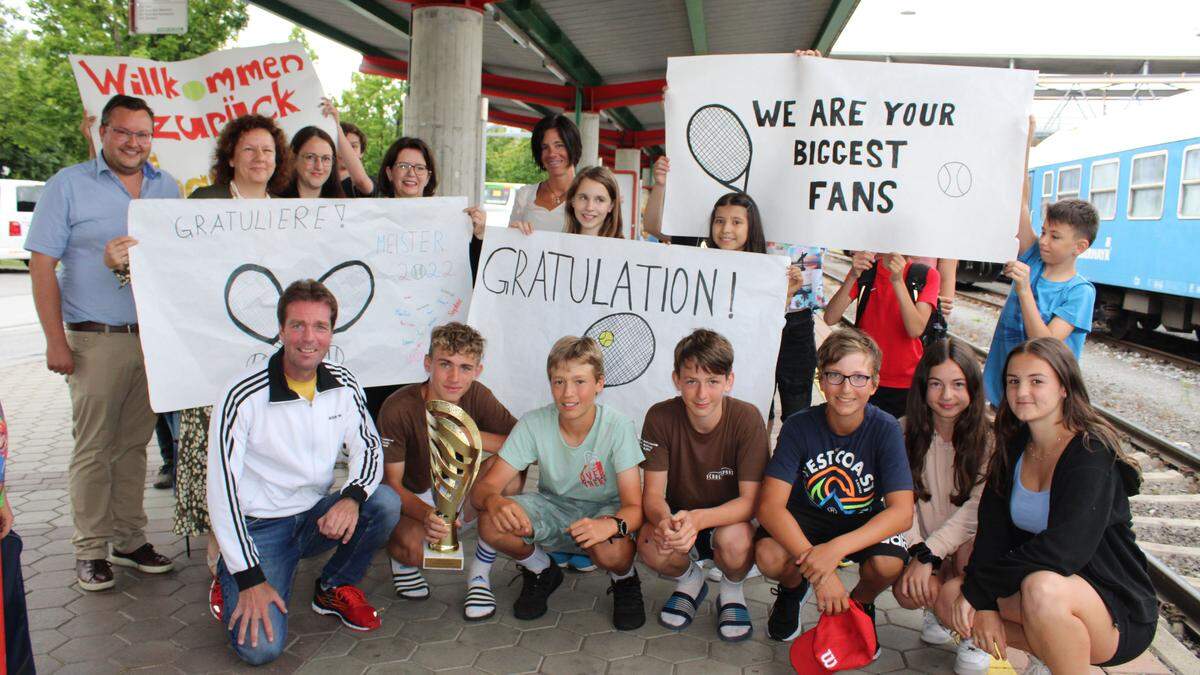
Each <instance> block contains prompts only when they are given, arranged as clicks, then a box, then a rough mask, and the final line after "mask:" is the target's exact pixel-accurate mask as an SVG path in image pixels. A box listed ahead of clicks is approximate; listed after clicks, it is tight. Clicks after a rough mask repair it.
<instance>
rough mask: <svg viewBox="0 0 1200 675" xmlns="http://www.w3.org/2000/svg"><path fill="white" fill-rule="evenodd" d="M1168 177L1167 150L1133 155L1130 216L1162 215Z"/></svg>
mask: <svg viewBox="0 0 1200 675" xmlns="http://www.w3.org/2000/svg"><path fill="white" fill-rule="evenodd" d="M1166 179H1167V151H1166V150H1163V151H1160V152H1152V153H1147V154H1144V155H1134V156H1133V170H1132V172H1131V173H1130V176H1129V218H1130V219H1131V220H1139V219H1140V220H1147V219H1154V218H1161V217H1162V207H1163V192H1164V190H1163V186H1164V185H1165V184H1166Z"/></svg>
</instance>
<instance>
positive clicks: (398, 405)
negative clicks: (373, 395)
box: [379, 382, 517, 494]
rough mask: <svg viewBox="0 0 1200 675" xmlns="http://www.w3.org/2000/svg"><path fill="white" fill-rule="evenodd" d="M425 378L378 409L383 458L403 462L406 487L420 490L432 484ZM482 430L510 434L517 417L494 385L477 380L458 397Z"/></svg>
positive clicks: (388, 461)
mask: <svg viewBox="0 0 1200 675" xmlns="http://www.w3.org/2000/svg"><path fill="white" fill-rule="evenodd" d="M425 384H426V383H425V382H420V383H417V384H410V385H408V386H406V387H403V388H401V389H398V390H396V391H395V392H394V393H393V394H392V395H391V396H388V397H387V400H386V401H384V402H383V407H382V408H380V409H379V435H380V436H381V437H382V439H383V461H384V462H385V463H388V464H394V463H396V462H404V479H403V481H402V484H403V485H404V487H405V488H406V489H408V490H410V491H412V492H414V493H417V494H420V493H422V492H424V491H426V490H428V489H429V488H430V487H431V486H432V485H433V478H432V477H431V476H430V474H429V466H430V465H429V429H428V427H427V426H426V422H425V397H424V396H423V395H422V394H421V389H422V387H424V386H425ZM458 406H459V407H460V408H462V409H463V410H465V411H466V413H467V414H468V415H470V416H471V419H473V420H475V424H476V425H477V426H478V427H479V430H480V431H482V432H487V433H491V434H499V435H501V436H507V435H508V433H509V432H510V431H512V428H513V427H514V426H515V425H516V423H517V419H516V418H515V417H513V416H512V414H511V413H509V412H508V409H507V408H505V407H504V406H503V405H502V404H501V403H500V401H498V400H497V399H496V396H495V394H493V393H492V390H491V389H488V388H487V387H486V386H484V385H483V384H482V383H480V382H474V383H472V384H471V387H470V388H469V389H467V393H465V394H463V397H462V398H461V399H459V401H458Z"/></svg>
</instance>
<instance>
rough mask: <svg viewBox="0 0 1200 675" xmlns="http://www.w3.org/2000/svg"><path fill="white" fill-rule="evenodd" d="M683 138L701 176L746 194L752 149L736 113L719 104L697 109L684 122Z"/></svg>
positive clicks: (748, 136) (744, 127) (748, 137)
mask: <svg viewBox="0 0 1200 675" xmlns="http://www.w3.org/2000/svg"><path fill="white" fill-rule="evenodd" d="M687 139H688V150H690V151H691V152H692V157H694V158H695V159H696V163H697V164H699V165H700V168H701V169H703V170H704V173H706V174H708V175H709V176H711V177H712V178H713V180H715V181H717V182H718V183H720V184H721V185H724V186H725V187H727V188H729V189H731V190H737V191H739V192H746V189H747V187H748V186H749V184H750V160H751V158H752V157H753V156H754V147H753V145H752V144H751V143H750V132H749V131H746V125H745V124H742V119H741V118H740V117H738V116H737V113H735V112H733V111H732V110H730V109H729V108H727V107H725V106H723V105H721V104H719V103H710V104H708V105H705V106H701V107H700V108H697V109H696V112H694V113H692V117H691V119H689V120H688V126H687ZM739 179H740V182H741V186H740V187H739V186H738V185H737V183H738V182H739Z"/></svg>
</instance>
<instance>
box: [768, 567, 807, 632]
mask: <svg viewBox="0 0 1200 675" xmlns="http://www.w3.org/2000/svg"><path fill="white" fill-rule="evenodd" d="M771 593H772V594H773V595H775V604H773V605H771V613H770V615H768V616H767V637H769V638H771V639H772V640H778V641H779V642H789V641H791V640H795V639H796V637H797V636H798V635H800V632H801V630H800V629H801V623H800V610H801V608H803V607H804V603H805V602H807V601H808V596H809V595H811V594H812V587H811V586H810V585H809V583H808V581H801V582H800V585H799V586H797V587H795V588H788V587H786V586H784V585H783V584H779V585H778V586H776V587H775V588H772V589H771Z"/></svg>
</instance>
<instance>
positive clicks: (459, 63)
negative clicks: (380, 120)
mask: <svg viewBox="0 0 1200 675" xmlns="http://www.w3.org/2000/svg"><path fill="white" fill-rule="evenodd" d="M482 72H483V13H482V12H481V11H479V10H476V9H472V8H468V7H447V6H439V5H428V6H425V5H423V4H421V3H416V2H414V3H413V9H412V48H411V50H410V52H409V64H408V100H407V102H406V104H405V106H404V133H405V134H407V135H409V136H416V137H418V138H420V139H421V140H423V141H425V142H426V143H428V144H429V147H430V148H432V149H433V154H434V160H435V161H436V162H437V169H438V177H437V180H438V189H437V194H438V195H442V196H447V197H450V196H458V195H465V196H466V197H467V200H468V201H469V202H470V203H471V204H478V203H479V202H480V198H481V194H482V190H483V170H482V167H483V148H482V144H481V143H480V137H481V134H482V133H483V128H482V127H483V121H482V120H481V119H480V113H481V111H482V110H483V109H484V107H483V106H482V104H481V102H480V92H481V82H480V80H481V74H482Z"/></svg>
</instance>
